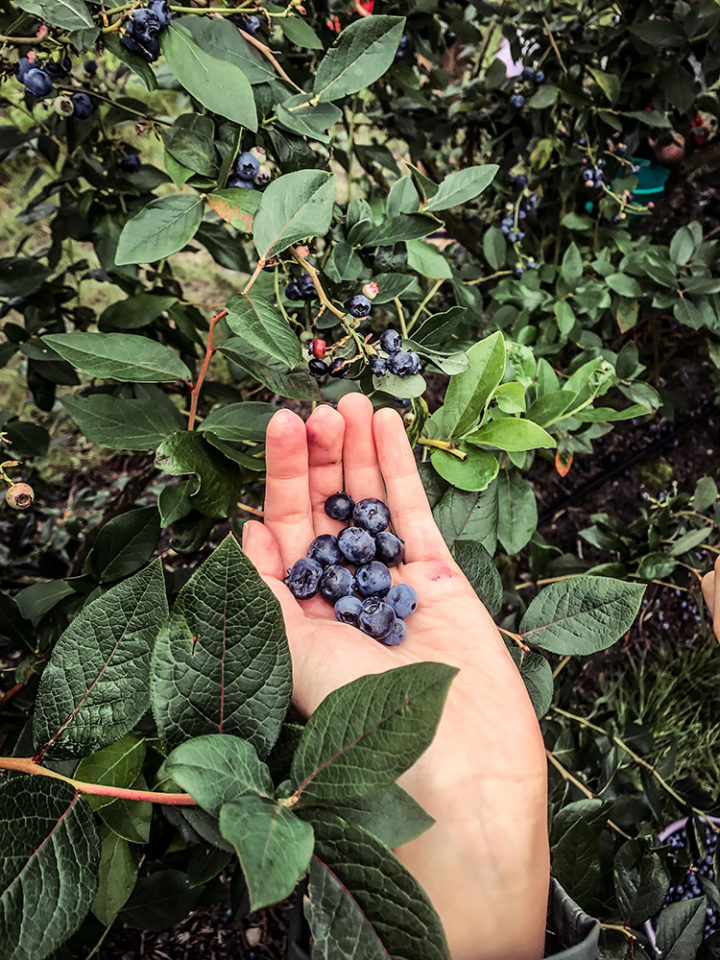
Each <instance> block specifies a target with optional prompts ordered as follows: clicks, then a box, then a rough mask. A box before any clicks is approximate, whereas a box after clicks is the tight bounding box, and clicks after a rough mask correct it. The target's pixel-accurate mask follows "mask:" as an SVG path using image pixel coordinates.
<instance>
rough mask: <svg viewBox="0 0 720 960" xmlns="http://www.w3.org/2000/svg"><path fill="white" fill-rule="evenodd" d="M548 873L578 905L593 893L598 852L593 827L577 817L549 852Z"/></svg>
mask: <svg viewBox="0 0 720 960" xmlns="http://www.w3.org/2000/svg"><path fill="white" fill-rule="evenodd" d="M552 872H553V876H554V877H555V879H556V880H557V881H558V883H559V884H561V886H562V888H563V889H564V890H565V891H566V892H567V893H568V894H569V895H570V896H571V897H572V898H573V900H576V901H577V902H578V903H579V904H580V906H583V905H584V904H587V903H588V900H589V899H590V898H591V897H593V896H594V895H596V894H597V890H598V884H599V882H600V854H599V851H598V841H597V836H596V832H595V830H594V829H593V828H592V827H590V826H588V824H587V823H586V822H585V821H584V820H577V821H576V822H575V823H574V824H573V825H572V826H571V827H570V829H569V830H568V831H567V832H566V833H564V834H563V836H562V837H561V838H560V840H559V841H558V842H557V843H556V844H555V846H554V848H553V851H552Z"/></svg>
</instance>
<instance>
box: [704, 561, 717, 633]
mask: <svg viewBox="0 0 720 960" xmlns="http://www.w3.org/2000/svg"><path fill="white" fill-rule="evenodd" d="M702 592H703V596H704V597H705V603H706V604H707V608H708V610H709V611H710V616H711V617H712V618H713V631H714V633H715V636H716V637H717V638H718V640H720V557H718V558H717V560H716V561H715V567H714V569H712V570H711V571H710V572H709V573H706V574H705V576H704V577H703V578H702Z"/></svg>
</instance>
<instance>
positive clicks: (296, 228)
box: [253, 170, 335, 258]
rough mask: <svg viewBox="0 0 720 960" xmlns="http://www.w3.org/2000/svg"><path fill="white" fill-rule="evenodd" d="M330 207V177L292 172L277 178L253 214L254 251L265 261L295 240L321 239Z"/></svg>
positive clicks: (332, 197)
mask: <svg viewBox="0 0 720 960" xmlns="http://www.w3.org/2000/svg"><path fill="white" fill-rule="evenodd" d="M334 205H335V175H334V174H332V173H325V172H324V171H322V170H296V171H295V172H294V173H286V174H285V175H284V176H282V177H278V178H277V180H273V182H272V183H271V184H270V185H269V186H268V187H267V188H266V189H265V191H264V193H263V195H262V199H261V201H260V206H259V208H258V212H257V213H256V214H255V220H254V223H253V239H254V241H255V249H256V250H257V252H258V253H259V254H260V256H261V257H265V258H267V257H272V256H274V255H275V254H276V253H282V251H283V250H286V249H287V248H288V247H289V246H290V245H291V244H293V243H296V242H297V241H298V240H304V239H305V238H307V237H322V236H323V235H324V234H326V233H327V231H328V230H329V228H330V222H331V220H332V213H333V207H334Z"/></svg>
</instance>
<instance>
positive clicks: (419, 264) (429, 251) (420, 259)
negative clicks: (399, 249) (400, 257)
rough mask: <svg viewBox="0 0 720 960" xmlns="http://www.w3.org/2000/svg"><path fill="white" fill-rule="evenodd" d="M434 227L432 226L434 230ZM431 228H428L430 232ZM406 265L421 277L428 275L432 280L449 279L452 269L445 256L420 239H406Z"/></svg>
mask: <svg viewBox="0 0 720 960" xmlns="http://www.w3.org/2000/svg"><path fill="white" fill-rule="evenodd" d="M434 229H435V227H433V228H432V230H434ZM432 230H428V233H431V232H432ZM407 253H408V261H407V262H408V267H410V269H411V270H415V271H416V272H417V273H419V274H420V276H421V277H430V279H432V280H449V279H450V277H452V270H451V269H450V264H449V263H448V262H447V258H446V257H444V256H443V255H442V253H440V251H439V250H438V249H437V248H436V247H433V246H432V245H431V244H429V243H423V242H422V240H408V241H407Z"/></svg>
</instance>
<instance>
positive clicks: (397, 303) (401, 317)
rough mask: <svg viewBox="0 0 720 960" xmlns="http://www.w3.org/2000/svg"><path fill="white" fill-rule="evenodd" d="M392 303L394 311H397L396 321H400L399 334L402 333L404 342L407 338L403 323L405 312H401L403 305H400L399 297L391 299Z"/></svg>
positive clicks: (405, 326)
mask: <svg viewBox="0 0 720 960" xmlns="http://www.w3.org/2000/svg"><path fill="white" fill-rule="evenodd" d="M393 303H394V304H395V309H396V310H397V315H398V320H399V321H400V332H401V333H402V335H403V337H404V338H405V340H407V338H408V330H407V323H406V322H405V311H404V310H403V305H402V303H400V298H399V297H394V298H393Z"/></svg>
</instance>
